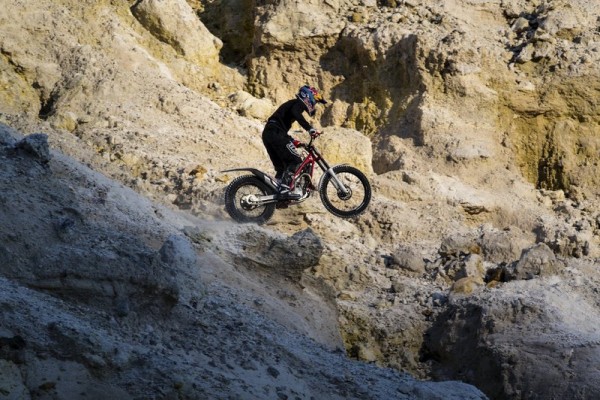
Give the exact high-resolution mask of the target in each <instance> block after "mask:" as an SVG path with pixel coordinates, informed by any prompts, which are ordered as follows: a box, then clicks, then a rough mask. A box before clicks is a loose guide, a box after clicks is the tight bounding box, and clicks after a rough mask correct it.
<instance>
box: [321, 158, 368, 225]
mask: <svg viewBox="0 0 600 400" xmlns="http://www.w3.org/2000/svg"><path fill="white" fill-rule="evenodd" d="M333 173H334V174H335V176H336V177H337V180H338V181H339V182H340V183H341V184H342V185H343V187H336V181H335V180H334V178H333V176H332V174H331V173H326V174H325V175H324V176H323V179H322V181H321V186H320V187H319V194H320V195H321V201H322V202H323V205H324V206H325V208H326V209H327V210H328V211H329V212H330V213H332V214H333V215H335V216H337V217H340V218H351V217H356V216H357V215H360V214H362V213H363V212H364V211H365V210H366V209H367V207H368V206H369V203H370V201H371V184H370V183H369V180H368V179H367V177H366V176H365V174H363V173H362V172H361V171H360V170H358V169H356V168H354V167H352V166H350V165H337V166H335V167H333Z"/></svg>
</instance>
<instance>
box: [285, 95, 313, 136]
mask: <svg viewBox="0 0 600 400" xmlns="http://www.w3.org/2000/svg"><path fill="white" fill-rule="evenodd" d="M291 111H292V115H293V116H294V119H295V120H296V121H298V123H299V124H300V126H301V127H302V128H304V129H306V130H307V131H310V130H311V129H314V128H313V127H312V125H311V124H309V123H308V121H307V120H306V119H304V116H303V115H302V112H303V111H304V104H302V102H301V101H297V102H296V103H295V104H294V106H293V107H292V110H291Z"/></svg>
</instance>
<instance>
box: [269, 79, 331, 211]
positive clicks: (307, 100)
mask: <svg viewBox="0 0 600 400" xmlns="http://www.w3.org/2000/svg"><path fill="white" fill-rule="evenodd" d="M317 103H322V104H327V102H326V101H325V99H324V98H323V96H322V95H321V94H320V93H319V92H318V90H317V89H315V88H314V87H312V86H309V85H304V86H302V87H301V88H300V90H299V91H298V93H297V94H296V98H294V99H292V100H288V101H286V102H285V103H283V104H282V105H281V106H279V108H278V109H277V110H276V111H275V112H274V113H273V115H271V116H270V117H269V119H268V120H267V124H266V125H265V128H264V130H263V133H262V140H263V144H264V145H265V148H266V149H267V153H268V154H269V158H270V159H271V162H272V163H273V167H274V168H275V178H276V179H277V180H278V182H280V190H279V196H281V197H283V198H286V199H290V200H295V199H299V198H301V197H302V193H295V192H292V191H290V186H291V180H292V177H293V175H294V172H295V171H296V169H297V168H298V166H299V165H300V164H301V163H302V157H300V154H298V151H297V150H296V145H297V144H299V143H300V142H298V141H297V140H295V139H294V138H293V137H292V136H290V135H289V134H288V131H289V130H290V129H291V127H292V124H293V123H294V122H298V123H299V124H300V126H301V127H302V128H304V129H306V130H307V131H308V132H309V133H310V135H311V136H312V137H316V136H318V135H319V134H320V132H318V131H317V130H316V129H315V128H313V126H312V125H311V124H310V123H308V121H306V119H305V118H304V116H303V115H302V113H303V112H304V111H306V112H307V113H308V115H309V116H311V117H312V116H314V115H315V106H316V104H317Z"/></svg>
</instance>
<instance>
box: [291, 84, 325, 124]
mask: <svg viewBox="0 0 600 400" xmlns="http://www.w3.org/2000/svg"><path fill="white" fill-rule="evenodd" d="M296 97H297V98H299V99H300V100H302V102H303V103H304V105H305V106H306V111H308V114H309V115H310V116H311V117H312V116H313V115H315V105H316V104H317V103H322V104H327V101H325V99H324V98H323V96H321V93H319V91H318V90H317V89H315V88H314V87H312V86H308V85H304V86H302V87H301V88H300V90H299V91H298V94H296Z"/></svg>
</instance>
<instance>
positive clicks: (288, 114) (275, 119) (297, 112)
mask: <svg viewBox="0 0 600 400" xmlns="http://www.w3.org/2000/svg"><path fill="white" fill-rule="evenodd" d="M303 111H306V106H305V105H304V103H303V102H302V100H300V99H292V100H288V101H286V102H285V103H283V104H282V105H281V106H279V108H278V109H277V111H275V112H274V113H273V115H271V116H270V117H269V120H268V121H267V123H274V124H276V125H277V126H278V127H279V128H280V129H282V130H283V131H284V132H287V131H289V130H290V128H291V127H292V124H293V123H294V121H297V122H298V123H299V124H300V126H301V127H303V128H304V129H306V130H307V131H310V130H311V129H313V127H312V126H311V125H310V124H309V123H308V121H306V119H304V116H303V115H302V112H303Z"/></svg>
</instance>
